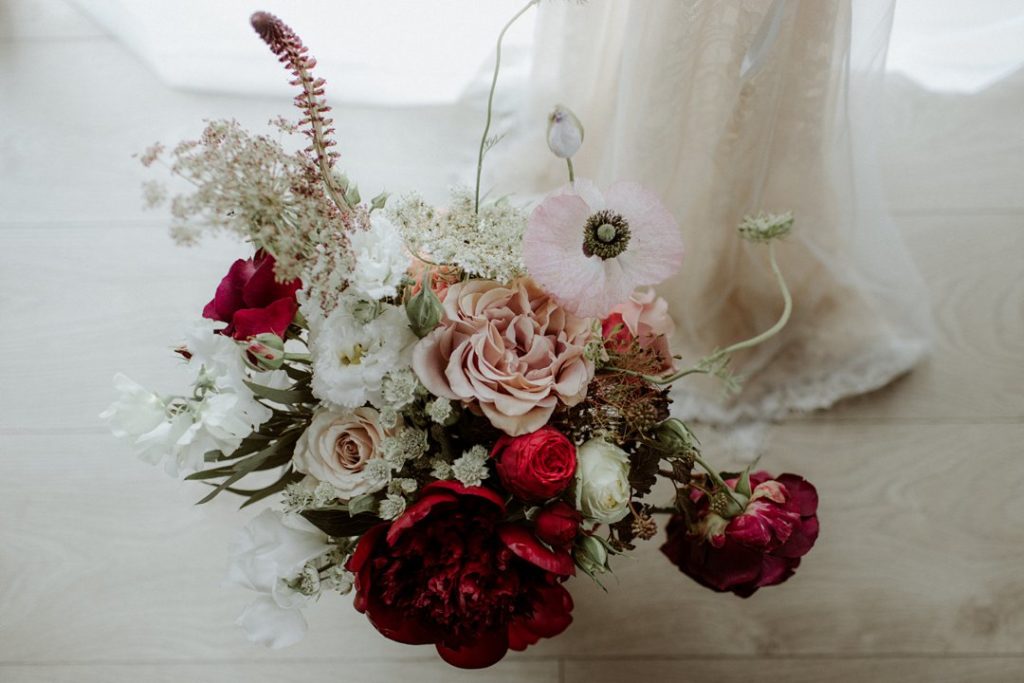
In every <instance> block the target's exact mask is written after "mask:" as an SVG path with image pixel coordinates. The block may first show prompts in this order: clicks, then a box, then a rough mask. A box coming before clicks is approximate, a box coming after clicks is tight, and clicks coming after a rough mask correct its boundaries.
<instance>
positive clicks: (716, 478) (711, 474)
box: [693, 454, 747, 510]
mask: <svg viewBox="0 0 1024 683" xmlns="http://www.w3.org/2000/svg"><path fill="white" fill-rule="evenodd" d="M693 461H694V462H695V463H697V464H698V465H700V466H701V467H703V468H704V471H705V472H707V473H708V478H709V479H711V481H713V482H714V483H715V486H717V487H718V488H720V489H722V490H723V491H725V493H726V495H728V496H729V497H730V498H732V502H734V503H736V505H738V506H739V508H740V510H744V509H746V507H747V505H746V503H744V502H741V501H740V500H739V499H738V498H737V497H736V492H735V491H733V490H732V488H731V487H730V486H729V485H728V484H726V483H725V480H724V479H722V475H720V474H719V473H718V472H716V471H715V470H714V469H713V468H712V467H711V465H709V464H707V463H706V462H704V460H703V458H701V457H700V456H699V455H697V454H694V456H693Z"/></svg>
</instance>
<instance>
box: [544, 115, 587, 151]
mask: <svg viewBox="0 0 1024 683" xmlns="http://www.w3.org/2000/svg"><path fill="white" fill-rule="evenodd" d="M582 144H583V124H581V123H580V120H579V119H578V118H576V114H573V113H572V110H570V109H569V108H568V107H565V106H563V105H561V104H559V105H557V106H556V107H555V109H554V111H552V112H551V113H550V114H548V148H549V149H550V150H551V151H552V152H553V153H554V155H555V156H556V157H559V158H560V159H568V158H570V157H572V156H573V155H574V154H576V151H577V150H579V148H580V145H582Z"/></svg>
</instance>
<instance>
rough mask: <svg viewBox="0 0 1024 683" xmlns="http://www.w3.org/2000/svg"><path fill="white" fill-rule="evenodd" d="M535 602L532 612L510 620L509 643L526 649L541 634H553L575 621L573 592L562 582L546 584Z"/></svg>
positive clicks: (518, 648)
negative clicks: (526, 615) (573, 615)
mask: <svg viewBox="0 0 1024 683" xmlns="http://www.w3.org/2000/svg"><path fill="white" fill-rule="evenodd" d="M538 592H539V593H540V596H539V598H538V599H537V600H535V601H534V603H533V614H531V615H529V616H528V617H520V618H518V619H516V620H515V621H513V622H512V623H511V624H509V628H508V635H509V647H510V648H512V649H513V650H525V649H526V648H527V647H528V646H530V645H533V644H534V643H536V642H537V641H538V640H540V639H541V638H553V637H554V636H557V635H558V634H559V633H561V632H562V631H564V630H565V629H567V628H569V624H571V623H572V608H573V603H572V596H571V595H569V591H567V590H566V589H565V587H564V586H562V585H561V584H557V583H556V584H552V585H550V586H545V587H543V588H541V589H540V590H539V591H538Z"/></svg>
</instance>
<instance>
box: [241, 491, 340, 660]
mask: <svg viewBox="0 0 1024 683" xmlns="http://www.w3.org/2000/svg"><path fill="white" fill-rule="evenodd" d="M330 550H331V546H330V545H329V544H328V543H327V536H326V535H325V534H324V533H323V532H322V531H320V530H319V529H317V528H316V527H315V526H313V525H312V524H310V523H309V522H307V521H306V520H305V519H304V518H303V517H302V516H300V515H297V514H284V513H281V512H277V511H274V510H264V511H263V512H262V513H260V514H259V515H258V516H257V517H255V518H254V519H253V520H252V521H251V522H249V524H247V525H246V527H245V528H244V529H242V531H241V532H239V534H238V535H237V536H236V537H235V539H234V540H233V541H232V543H231V545H230V548H229V552H230V555H231V562H230V565H229V566H228V574H227V577H226V579H225V581H226V583H228V584H231V585H237V586H242V587H243V588H248V589H250V590H254V591H257V592H260V593H263V594H264V595H263V596H262V597H260V598H258V599H257V600H256V601H255V602H253V603H252V604H250V605H249V606H248V607H246V609H245V611H243V612H242V614H241V616H240V617H239V618H238V621H237V622H236V623H237V624H238V625H239V626H241V627H242V628H243V629H244V630H245V632H246V635H247V637H248V638H249V640H251V641H252V642H254V643H258V644H260V645H263V646H265V647H271V648H280V647H287V646H289V645H294V644H295V643H297V642H299V641H300V640H302V638H303V636H305V634H306V628H307V626H306V620H305V618H304V617H303V616H302V613H301V611H300V609H301V608H302V607H304V606H306V605H307V604H308V603H309V602H310V601H311V600H312V599H313V595H314V594H312V593H311V594H305V593H303V592H301V591H299V590H296V589H295V588H293V587H292V586H293V585H294V584H295V583H296V582H297V580H299V579H300V578H301V575H302V573H303V569H304V567H305V566H306V563H307V562H310V561H311V560H315V559H316V558H318V557H320V556H321V555H323V554H324V553H326V552H329V551H330Z"/></svg>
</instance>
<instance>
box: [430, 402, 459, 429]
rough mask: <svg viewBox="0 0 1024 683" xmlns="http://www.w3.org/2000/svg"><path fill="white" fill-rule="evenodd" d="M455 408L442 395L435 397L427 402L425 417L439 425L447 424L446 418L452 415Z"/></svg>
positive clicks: (448, 418)
mask: <svg viewBox="0 0 1024 683" xmlns="http://www.w3.org/2000/svg"><path fill="white" fill-rule="evenodd" d="M454 413H455V410H454V408H453V407H452V402H451V401H449V400H448V399H446V398H444V397H440V398H435V399H434V400H433V401H430V402H429V403H427V417H429V418H430V419H431V420H433V421H434V422H436V423H437V424H439V425H446V424H448V420H450V419H451V417H452V415H454Z"/></svg>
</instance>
